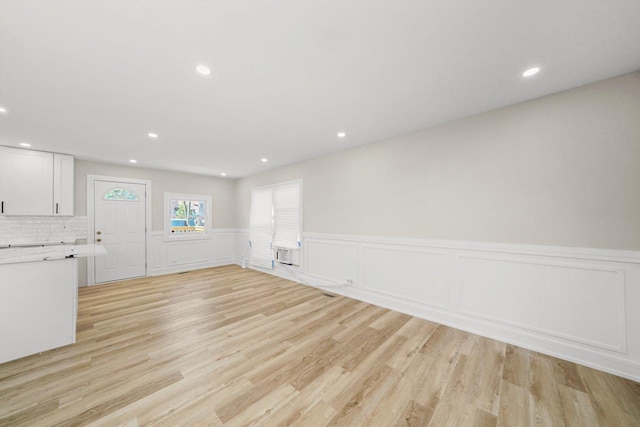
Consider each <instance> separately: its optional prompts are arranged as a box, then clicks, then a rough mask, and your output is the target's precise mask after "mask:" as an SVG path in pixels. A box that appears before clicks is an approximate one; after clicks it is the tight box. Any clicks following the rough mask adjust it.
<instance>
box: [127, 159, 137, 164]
mask: <svg viewBox="0 0 640 427" xmlns="http://www.w3.org/2000/svg"><path fill="white" fill-rule="evenodd" d="M129 163H138V161H137V160H135V159H131V160H129Z"/></svg>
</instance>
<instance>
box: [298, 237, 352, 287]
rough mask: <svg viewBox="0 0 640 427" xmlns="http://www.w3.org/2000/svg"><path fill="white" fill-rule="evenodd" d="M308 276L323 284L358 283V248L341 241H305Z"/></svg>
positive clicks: (305, 265)
mask: <svg viewBox="0 0 640 427" xmlns="http://www.w3.org/2000/svg"><path fill="white" fill-rule="evenodd" d="M304 259H305V260H306V263H305V264H304V268H305V270H304V271H305V272H306V274H308V275H310V276H312V277H314V278H316V279H320V280H321V281H323V282H326V281H327V280H329V281H336V282H340V283H345V282H346V281H347V280H349V279H350V280H353V281H354V282H357V281H358V246H357V245H356V244H354V243H348V242H341V241H337V242H336V241H334V242H331V241H328V242H323V241H316V240H313V239H307V240H306V241H305V251H304Z"/></svg>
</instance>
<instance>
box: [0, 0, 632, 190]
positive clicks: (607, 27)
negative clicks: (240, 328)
mask: <svg viewBox="0 0 640 427" xmlns="http://www.w3.org/2000/svg"><path fill="white" fill-rule="evenodd" d="M198 64H206V65H207V66H209V67H210V68H211V70H212V74H211V75H210V76H209V77H202V76H201V75H199V74H198V73H196V71H195V67H196V65H198ZM534 65H538V66H540V67H542V71H541V72H540V73H539V74H538V75H536V76H534V77H532V78H530V79H524V78H523V77H522V76H521V73H522V72H523V71H524V70H525V69H527V68H529V67H531V66H534ZM638 69H640V1H638V0H629V1H621V0H602V1H590V0H563V1H558V0H553V1H527V2H525V1H514V0H483V1H456V0H438V1H429V0H422V1H401V0H397V1H376V0H368V1H367V0H340V1H329V0H327V1H319V0H318V1H311V0H297V1H294V0H290V1H286V0H284V1H283V0H281V1H265V0H263V1H241V0H235V1H213V0H212V1H186V0H181V1H178V0H176V1H160V0H149V1H101V0H91V1H88V0H84V1H83V0H77V1H65V0H59V1H47V0H42V1H35V0H0V106H2V107H4V108H6V109H7V110H8V112H7V113H5V114H0V145H10V146H17V145H18V143H20V142H23V141H26V142H30V143H31V144H32V148H34V149H39V150H45V151H55V152H62V153H69V154H74V155H76V156H77V157H79V158H81V159H89V160H99V161H105V162H110V163H122V164H129V163H128V162H129V159H132V158H133V159H137V160H138V163H137V165H138V166H142V167H154V168H162V169H173V170H182V171H190V172H194V173H201V174H207V175H218V176H219V175H220V174H221V173H222V172H226V173H227V175H228V177H241V176H246V175H250V174H254V173H257V172H260V171H263V170H265V169H269V168H274V167H277V166H282V165H285V164H290V163H293V162H296V161H300V160H303V159H308V158H313V157H317V156H321V155H324V154H327V153H330V152H335V151H339V150H342V149H345V148H349V147H353V146H357V145H361V144H367V143H370V142H374V141H378V140H381V139H384V138H388V137H391V136H395V135H399V134H402V133H406V132H410V131H413V130H417V129H421V128H426V127H429V126H432V125H435V124H439V123H443V122H447V121H451V120H455V119H457V118H461V117H464V116H469V115H472V114H477V113H480V112H483V111H488V110H492V109H495V108H499V107H502V106H505V105H509V104H514V103H517V102H521V101H524V100H527V99H531V98H536V97H539V96H542V95H545V94H549V93H553V92H557V91H560V90H564V89H568V88H572V87H576V86H580V85H584V84H587V83H591V82H594V81H598V80H602V79H606V78H608V77H613V76H617V75H621V74H625V73H629V72H632V71H635V70H638ZM339 131H344V132H346V133H347V137H346V138H343V139H340V138H338V137H337V136H336V134H337V132H339ZM148 132H156V133H158V134H159V136H160V137H159V138H158V139H157V140H155V141H154V140H151V139H149V138H148V137H147V133H148ZM261 157H267V158H269V162H268V163H266V164H265V163H261V161H260V158H261Z"/></svg>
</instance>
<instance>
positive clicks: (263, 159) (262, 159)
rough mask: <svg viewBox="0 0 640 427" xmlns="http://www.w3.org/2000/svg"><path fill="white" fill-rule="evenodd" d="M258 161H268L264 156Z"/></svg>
mask: <svg viewBox="0 0 640 427" xmlns="http://www.w3.org/2000/svg"><path fill="white" fill-rule="evenodd" d="M260 161H261V162H262V163H267V162H268V161H269V159H267V158H266V157H263V158H261V159H260Z"/></svg>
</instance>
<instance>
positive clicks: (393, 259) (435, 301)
mask: <svg viewBox="0 0 640 427" xmlns="http://www.w3.org/2000/svg"><path fill="white" fill-rule="evenodd" d="M362 267H363V271H362V283H363V284H366V288H367V289H369V290H371V291H376V292H379V293H380V294H387V295H389V296H391V297H396V298H398V297H401V298H405V299H407V300H409V301H420V302H421V303H423V304H427V305H431V306H433V307H436V308H441V309H444V308H447V306H448V302H447V300H448V287H447V257H446V253H445V252H443V251H439V252H437V251H429V250H423V249H416V248H415V247H404V246H390V245H385V246H377V245H363V248H362ZM390 292H392V293H391V294H390Z"/></svg>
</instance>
